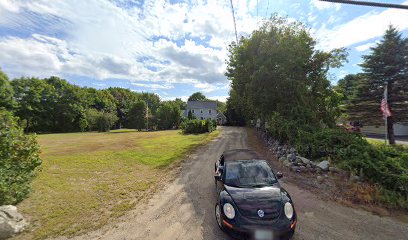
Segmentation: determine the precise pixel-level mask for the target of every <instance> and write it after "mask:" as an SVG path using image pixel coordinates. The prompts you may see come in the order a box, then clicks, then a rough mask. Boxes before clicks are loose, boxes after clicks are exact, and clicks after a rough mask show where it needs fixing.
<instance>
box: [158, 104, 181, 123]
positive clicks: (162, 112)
mask: <svg viewBox="0 0 408 240" xmlns="http://www.w3.org/2000/svg"><path fill="white" fill-rule="evenodd" d="M157 119H158V127H159V129H171V128H173V127H178V126H179V124H180V120H181V110H180V107H179V105H178V104H177V103H176V102H174V101H167V102H163V103H162V104H161V106H160V107H159V109H158V110H157Z"/></svg>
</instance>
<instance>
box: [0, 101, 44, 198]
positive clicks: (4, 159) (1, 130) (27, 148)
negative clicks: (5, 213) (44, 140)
mask: <svg viewBox="0 0 408 240" xmlns="http://www.w3.org/2000/svg"><path fill="white" fill-rule="evenodd" d="M39 153H40V147H39V145H38V143H37V140H36V136H35V135H25V134H24V133H23V131H22V129H21V128H20V127H19V126H18V124H17V122H16V119H15V118H14V117H13V116H12V115H11V113H10V112H7V111H6V110H2V109H0V205H4V204H17V203H19V202H20V201H22V200H23V199H24V198H26V197H27V195H28V194H29V193H30V192H31V181H32V180H33V178H34V177H35V175H36V172H37V169H38V168H39V166H40V165H41V159H40V157H39Z"/></svg>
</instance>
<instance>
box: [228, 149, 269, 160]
mask: <svg viewBox="0 0 408 240" xmlns="http://www.w3.org/2000/svg"><path fill="white" fill-rule="evenodd" d="M222 155H223V156H224V161H234V160H252V159H261V158H260V157H259V155H258V153H256V152H255V151H253V150H249V149H232V150H228V151H225V152H224V153H223V154H222Z"/></svg>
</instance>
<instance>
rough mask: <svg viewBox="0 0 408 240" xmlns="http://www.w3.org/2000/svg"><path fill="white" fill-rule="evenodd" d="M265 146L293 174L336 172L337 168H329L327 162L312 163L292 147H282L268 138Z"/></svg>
mask: <svg viewBox="0 0 408 240" xmlns="http://www.w3.org/2000/svg"><path fill="white" fill-rule="evenodd" d="M267 144H268V146H269V150H270V151H271V152H273V153H274V154H275V155H276V156H277V158H278V159H279V161H280V162H281V163H282V164H283V165H284V166H286V167H287V168H289V169H290V170H291V171H293V172H315V173H323V172H331V173H337V172H338V169H337V168H335V167H332V166H330V162H329V161H327V160H324V161H321V162H313V161H311V160H309V159H307V158H305V157H302V156H299V154H298V153H297V151H296V149H295V148H294V147H292V146H289V145H283V144H281V143H280V142H279V141H277V140H274V139H272V138H270V137H269V138H268V139H267Z"/></svg>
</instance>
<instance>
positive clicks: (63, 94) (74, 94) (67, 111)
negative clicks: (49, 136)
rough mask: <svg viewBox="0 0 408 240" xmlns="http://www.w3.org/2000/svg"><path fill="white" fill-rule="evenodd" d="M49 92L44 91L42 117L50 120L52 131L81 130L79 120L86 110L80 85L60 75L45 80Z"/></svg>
mask: <svg viewBox="0 0 408 240" xmlns="http://www.w3.org/2000/svg"><path fill="white" fill-rule="evenodd" d="M43 81H44V83H45V84H47V85H48V86H47V88H46V90H47V89H51V90H50V91H49V92H44V93H45V94H43V101H46V102H47V103H44V104H43V106H44V110H45V111H44V112H43V116H42V119H44V121H46V120H47V121H46V122H49V127H45V128H46V129H49V130H50V131H51V132H72V131H77V130H79V122H80V120H81V118H82V115H83V112H84V106H83V105H84V104H83V96H82V90H81V88H80V87H78V86H75V85H72V84H70V83H68V82H67V81H66V80H65V79H61V78H59V77H55V76H53V77H50V78H46V79H44V80H43Z"/></svg>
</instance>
